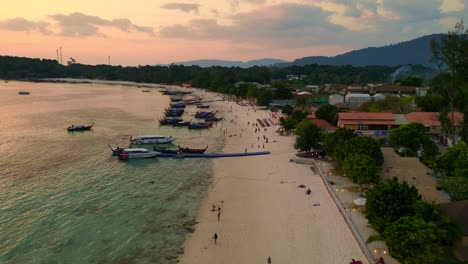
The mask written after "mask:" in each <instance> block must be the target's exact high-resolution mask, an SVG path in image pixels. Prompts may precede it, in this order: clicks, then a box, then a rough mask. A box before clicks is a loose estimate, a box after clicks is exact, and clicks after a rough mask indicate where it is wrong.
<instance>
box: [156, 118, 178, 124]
mask: <svg viewBox="0 0 468 264" xmlns="http://www.w3.org/2000/svg"><path fill="white" fill-rule="evenodd" d="M181 121H182V118H173V117H166V118H161V119H159V123H160V124H161V125H174V124H176V123H178V122H181Z"/></svg>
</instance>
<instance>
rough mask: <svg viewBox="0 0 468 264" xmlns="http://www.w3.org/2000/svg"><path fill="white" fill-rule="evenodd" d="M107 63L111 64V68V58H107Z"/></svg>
mask: <svg viewBox="0 0 468 264" xmlns="http://www.w3.org/2000/svg"><path fill="white" fill-rule="evenodd" d="M107 62H108V63H109V66H110V56H108V57H107Z"/></svg>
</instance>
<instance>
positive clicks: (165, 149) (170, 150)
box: [153, 147, 179, 154]
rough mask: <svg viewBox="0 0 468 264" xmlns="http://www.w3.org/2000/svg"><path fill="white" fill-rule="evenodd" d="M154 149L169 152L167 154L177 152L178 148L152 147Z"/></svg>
mask: <svg viewBox="0 0 468 264" xmlns="http://www.w3.org/2000/svg"><path fill="white" fill-rule="evenodd" d="M153 150H154V151H158V152H161V153H169V154H177V153H179V150H178V149H168V148H161V147H154V148H153Z"/></svg>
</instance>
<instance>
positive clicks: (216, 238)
mask: <svg viewBox="0 0 468 264" xmlns="http://www.w3.org/2000/svg"><path fill="white" fill-rule="evenodd" d="M212 239H214V241H215V245H216V240H218V234H217V233H215V234H214V236H213V238H212Z"/></svg>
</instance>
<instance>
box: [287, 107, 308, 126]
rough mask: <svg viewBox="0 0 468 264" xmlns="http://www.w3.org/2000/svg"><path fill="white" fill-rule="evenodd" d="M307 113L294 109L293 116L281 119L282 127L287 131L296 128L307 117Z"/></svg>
mask: <svg viewBox="0 0 468 264" xmlns="http://www.w3.org/2000/svg"><path fill="white" fill-rule="evenodd" d="M307 114H308V113H307V112H306V111H303V110H300V109H294V110H293V111H292V112H291V114H290V115H289V116H288V117H286V118H283V117H282V118H280V125H281V127H282V128H283V129H284V130H285V131H289V130H291V129H294V128H296V126H297V125H298V124H299V123H300V122H301V121H302V120H304V119H305V118H306V117H307Z"/></svg>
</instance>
